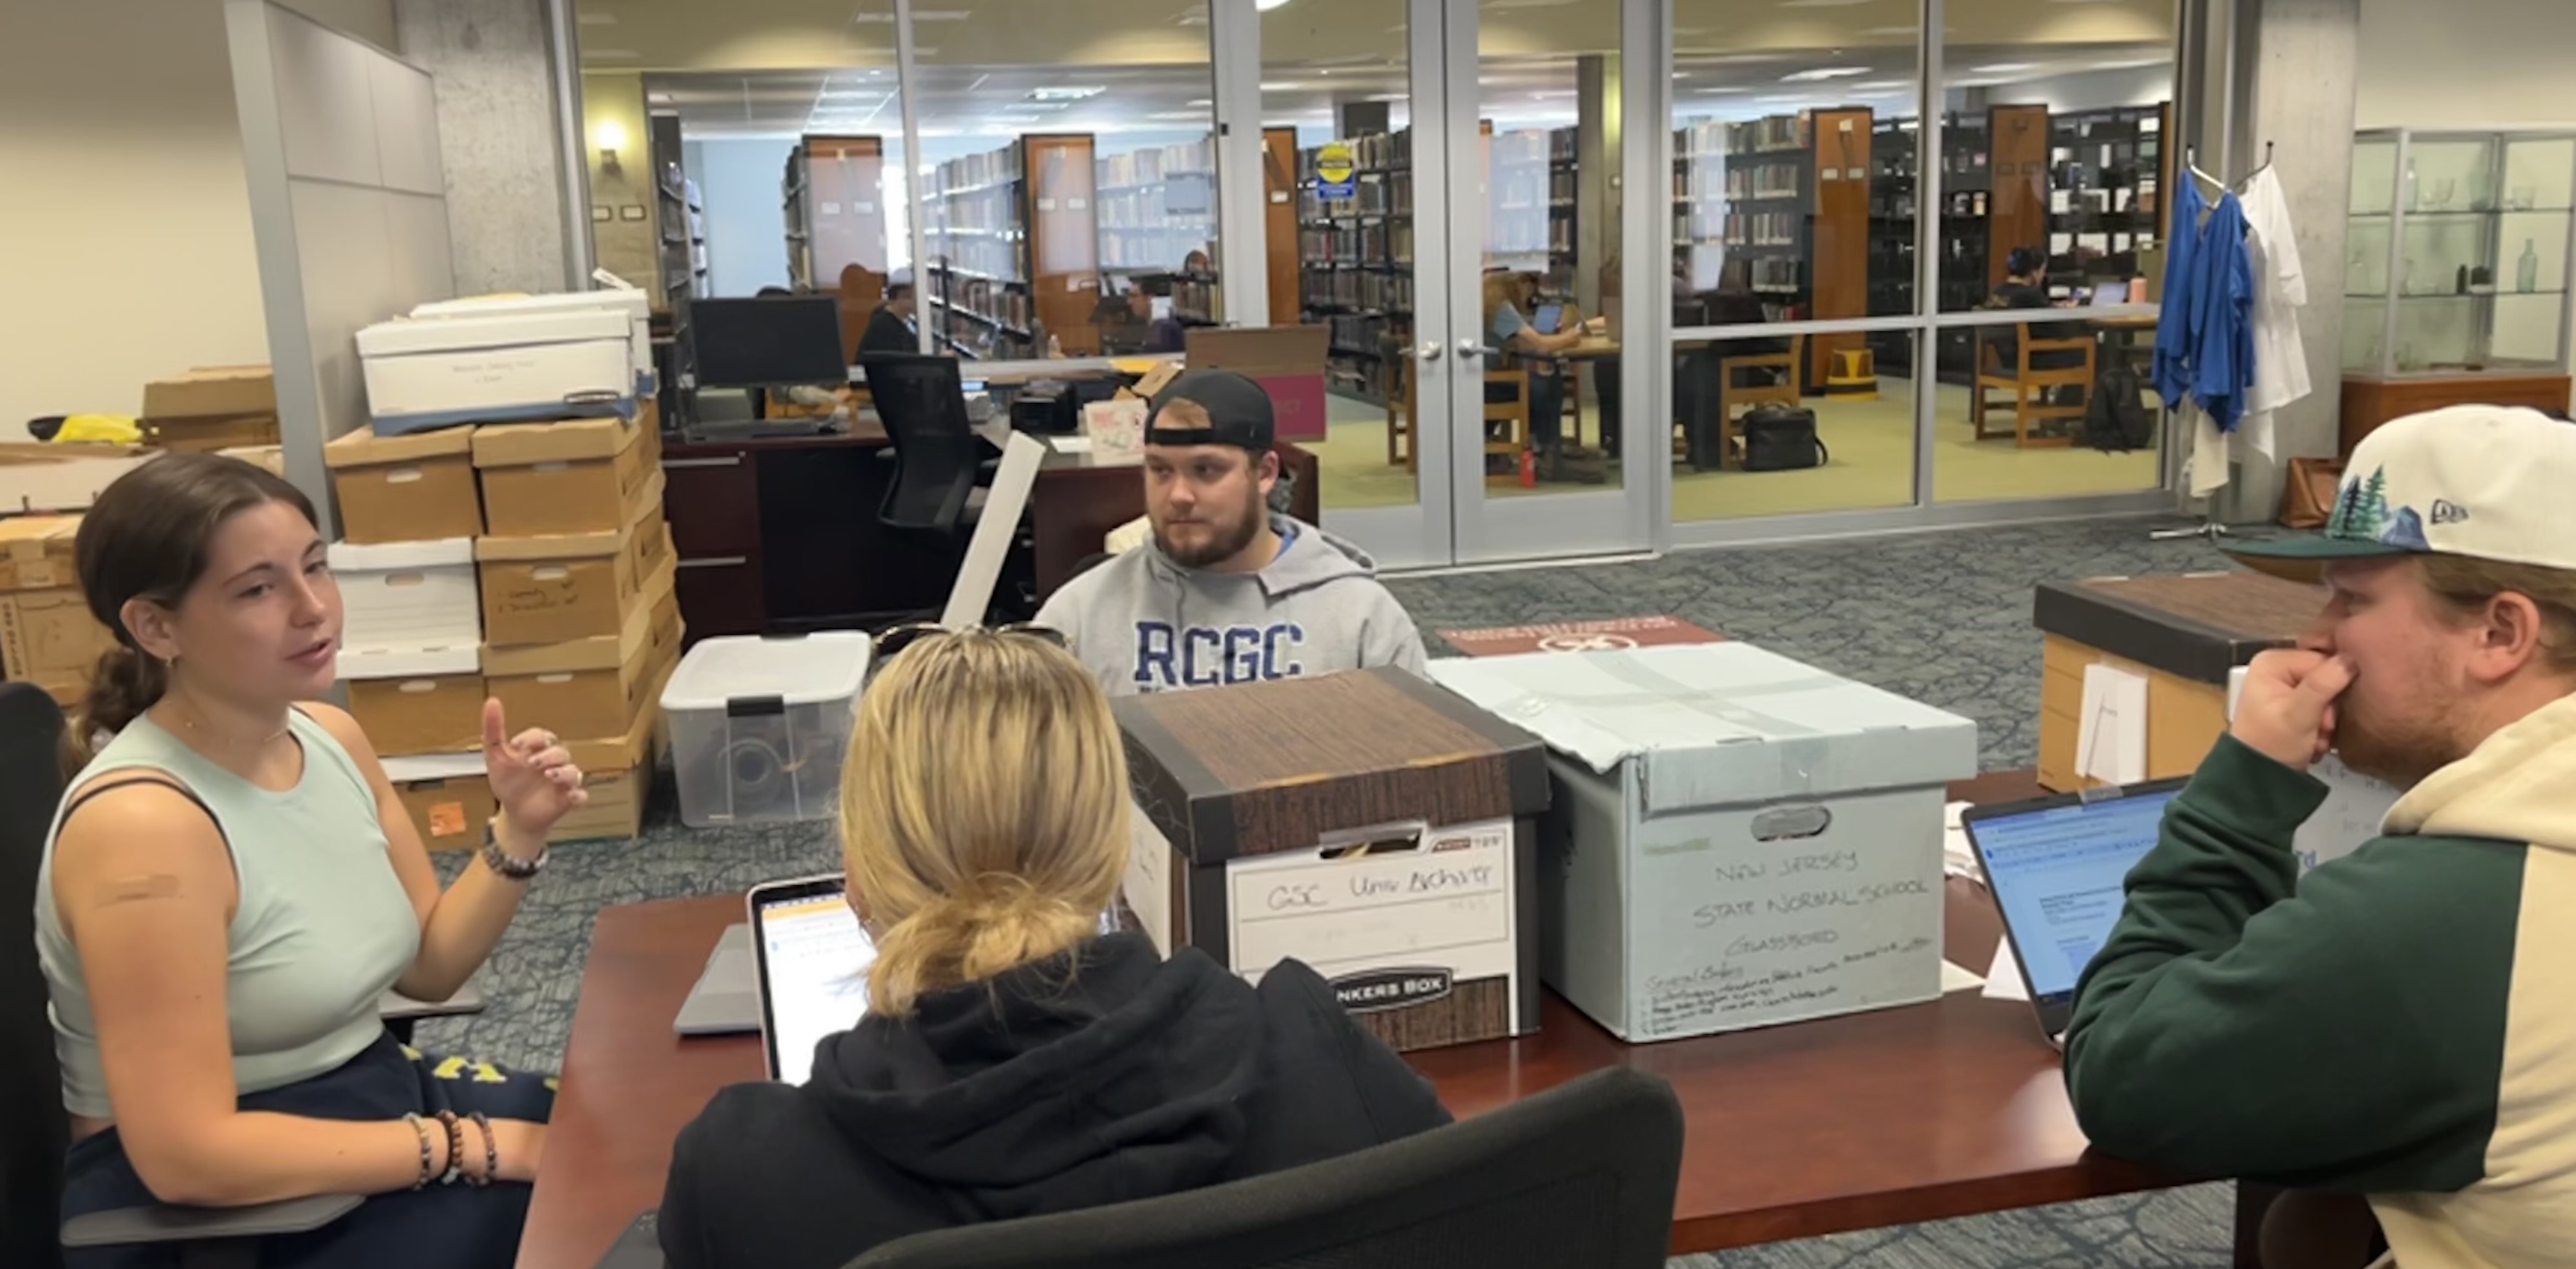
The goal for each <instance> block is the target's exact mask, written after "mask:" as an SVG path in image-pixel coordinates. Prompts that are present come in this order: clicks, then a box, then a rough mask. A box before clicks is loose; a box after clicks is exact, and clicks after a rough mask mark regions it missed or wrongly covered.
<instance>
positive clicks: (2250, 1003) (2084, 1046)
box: [2066, 700, 2576, 1269]
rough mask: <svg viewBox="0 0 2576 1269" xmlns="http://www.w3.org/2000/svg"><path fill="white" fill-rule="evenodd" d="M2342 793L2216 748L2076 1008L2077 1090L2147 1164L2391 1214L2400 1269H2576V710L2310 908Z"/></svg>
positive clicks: (2411, 799)
mask: <svg viewBox="0 0 2576 1269" xmlns="http://www.w3.org/2000/svg"><path fill="white" fill-rule="evenodd" d="M2324 797H2325V786H2324V785H2323V784H2321V783H2319V782H2318V781H2316V780H2315V779H2313V778H2311V777H2309V776H2307V775H2305V774H2302V773H2300V772H2296V771H2292V770H2290V769H2289V768H2287V767H2284V766H2282V765H2280V764H2279V763H2277V762H2274V761H2272V760H2271V759H2269V758H2266V757H2263V756H2262V755H2260V754H2258V753H2256V752H2254V751H2253V750H2251V749H2249V748H2247V747H2245V746H2244V745H2242V744H2240V743H2238V742H2237V741H2235V740H2234V739H2233V738H2227V739H2222V740H2220V741H2219V743H2218V746H2217V748H2216V749H2214V750H2213V751H2212V752H2211V753H2210V756H2209V758H2208V759H2207V760H2206V761H2205V762H2203V763H2202V764H2201V768H2200V771H2199V772H2198V774H2196V775H2195V776H2193V778H2192V781H2191V784H2190V786H2189V787H2188V788H2187V789H2185V790H2184V791H2183V793H2182V794H2181V795H2180V796H2178V797H2176V798H2175V799H2174V801H2173V803H2172V804H2171V805H2170V807H2169V808H2168V809H2167V811H2166V813H2165V820H2164V826H2163V830H2162V833H2161V836H2160V839H2159V841H2158V843H2157V845H2156V847H2155V849H2154V850H2153V851H2152V852H2150V853H2149V854H2148V856H2147V858H2146V859H2145V860H2144V861H2143V862H2141V863H2140V864H2139V865H2138V867H2137V869H2136V870H2135V871H2133V872H2132V873H2130V875H2129V879H2128V904H2127V908H2126V911H2125V912H2124V913H2123V914H2122V916H2121V918H2120V921H2119V924H2118V925H2117V927H2116V928H2115V929H2114V930H2113V931H2112V934H2111V937H2110V938H2109V940H2108V941H2107V942H2106V943H2105V944H2104V946H2103V948H2102V951H2101V953H2100V955H2098V956H2096V957H2095V958H2094V960H2093V962H2092V964H2091V966H2090V967H2089V968H2088V969H2087V970H2086V971H2085V973H2084V976H2083V979H2082V981H2081V982H2080V983H2079V984H2078V986H2077V989H2076V1005H2075V1015H2074V1020H2073V1023H2072V1025H2071V1027H2070V1028H2069V1030H2068V1034H2067V1042H2066V1075H2067V1083H2068V1086H2069V1088H2070V1090H2071V1091H2072V1093H2073V1096H2074V1101H2075V1112H2076V1116H2077V1118H2078V1120H2079V1121H2080V1122H2081V1123H2082V1124H2083V1126H2084V1129H2085V1132H2086V1133H2087V1135H2089V1136H2090V1137H2091V1138H2092V1140H2093V1142H2094V1143H2095V1144H2096V1145H2098V1146H2100V1147H2101V1148H2102V1149H2104V1150H2106V1151H2109V1152H2110V1153H2113V1154H2116V1155H2120V1156H2122V1157H2125V1158H2129V1159H2133V1160H2136V1161H2139V1162H2143V1163H2150V1164H2155V1165H2158V1166H2162V1167H2167V1168H2172V1169H2176V1170H2179V1171H2184V1172H2191V1173H2197V1174H2201V1175H2206V1176H2246V1177H2256V1178H2261V1179H2266V1180H2272V1181H2279V1182H2283V1183H2287V1184H2291V1185H2298V1186H2310V1187H2318V1188H2325V1189H2335V1190H2344V1191H2351V1192H2358V1193H2364V1194H2368V1195H2369V1196H2371V1201H2372V1205H2373V1207H2374V1208H2375V1209H2377V1210H2378V1212H2379V1214H2380V1220H2381V1223H2382V1225H2383V1226H2384V1227H2385V1228H2386V1229H2387V1231H2388V1235H2389V1241H2390V1243H2391V1245H2392V1247H2393V1248H2394V1250H2395V1251H2396V1253H2397V1257H2398V1261H2399V1263H2400V1264H2401V1265H2402V1266H2404V1269H2454V1267H2456V1269H2569V1267H2571V1266H2576V853H2571V849H2576V700H2561V701H2559V702H2557V703H2556V704H2553V705H2551V706H2549V707H2548V708H2545V709H2543V710H2541V711H2538V712H2537V713H2534V714H2532V715H2531V716H2529V717H2528V718H2525V719H2524V720H2522V721H2521V722H2518V723H2516V724H2514V725H2513V726H2511V727H2508V728H2505V729H2504V730H2502V731H2499V732H2498V733H2496V734H2495V735H2494V736H2492V737H2490V738H2489V739H2488V740H2487V742H2486V743H2485V744H2483V745H2481V746H2480V747H2479V748H2478V749H2477V751H2476V752H2475V753H2473V754H2471V755H2470V756H2469V757H2468V758H2465V759H2463V760H2461V761H2460V762H2458V763H2454V764H2452V765H2451V766H2449V767H2446V768H2444V769H2443V770H2441V771H2439V772H2436V773H2435V774H2434V775H2433V776H2431V777H2430V778H2428V779H2426V780H2425V781H2424V782H2423V783H2422V784H2420V785H2418V786H2417V787H2416V788H2415V789H2414V790H2412V791H2411V792H2409V793H2408V794H2407V795H2406V797H2405V798H2404V799H2403V800H2401V801H2400V802H2399V803H2398V804H2397V806H2396V808H2395V809H2394V810H2392V811H2391V812H2390V814H2389V817H2388V823H2387V826H2386V829H2385V833H2386V835H2384V836H2382V837H2379V838H2377V839H2375V840H2373V841H2371V842H2369V843H2367V844H2365V845H2363V846H2362V847H2361V848H2360V849H2358V850H2356V851H2355V852H2354V853H2353V854H2351V855H2350V856H2347V857H2346V858H2344V859H2341V860H2337V861H2335V862H2332V863H2329V864H2327V865H2325V866H2324V867H2322V868H2319V869H2317V870H2316V871H2314V872H2312V873H2310V874H2309V875H2308V877H2307V878H2306V879H2305V881H2304V882H2302V881H2301V880H2300V879H2299V876H2298V863H2297V860H2296V858H2295V857H2294V856H2293V854H2292V853H2291V848H2290V839H2291V834H2292V833H2293V832H2294V831H2295V830H2296V829H2297V828H2298V826H2299V824H2300V822H2301V821H2303V820H2305V819H2306V818H2307V817H2308V815H2309V813H2310V812H2312V811H2314V810H2315V809H2316V807H2317V805H2318V804H2319V803H2320V802H2321V801H2323V799H2324Z"/></svg>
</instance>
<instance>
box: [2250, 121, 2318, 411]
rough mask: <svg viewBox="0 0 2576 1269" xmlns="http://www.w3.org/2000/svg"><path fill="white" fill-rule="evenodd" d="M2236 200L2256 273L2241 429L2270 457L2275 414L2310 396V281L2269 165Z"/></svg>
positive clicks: (2287, 204) (2287, 208)
mask: <svg viewBox="0 0 2576 1269" xmlns="http://www.w3.org/2000/svg"><path fill="white" fill-rule="evenodd" d="M2237 197H2238V201H2240V202H2241V203H2242V204H2243V205H2244V207H2245V226H2246V235H2245V252H2246V256H2247V260H2246V263H2247V264H2249V265H2250V266H2252V268H2253V272H2254V311H2253V318H2254V322H2253V339H2254V386H2253V388H2252V390H2250V391H2248V392H2247V393H2246V395H2245V416H2246V417H2245V423H2244V424H2243V425H2240V427H2239V429H2238V432H2239V434H2240V435H2242V436H2244V437H2245V443H2246V444H2247V445H2250V446H2252V447H2253V448H2254V450H2255V451H2256V452H2258V453H2260V454H2262V455H2263V456H2264V457H2266V458H2269V457H2271V456H2272V412H2273V411H2275V410H2278V409H2280V408H2282V407H2284V406H2286V405H2289V404H2290V403H2291V402H2293V401H2297V400H2299V399H2300V398H2302V397H2305V396H2307V395H2308V393H2309V392H2310V391H2312V390H2313V388H2314V385H2313V384H2311V383H2310V382H2309V379H2308V350H2307V345H2306V343H2305V342H2304V341H2303V340H2301V339H2300V338H2299V310H2300V309H2302V308H2305V307H2307V304H2308V279H2307V274H2306V272H2305V271H2304V270H2303V269H2302V268H2301V267H2300V263H2299V243H2298V239H2297V237H2296V236H2295V234H2294V233H2293V231H2292V230H2291V228H2290V202H2289V198H2288V196H2287V195H2286V194H2284V193H2283V192H2282V190H2281V178H2280V177H2279V176H2277V175H2274V174H2273V171H2272V168H2271V167H2270V165H2268V164H2267V165H2265V166H2264V167H2262V168H2261V169H2259V170H2257V171H2256V172H2255V173H2254V174H2253V175H2252V176H2249V177H2247V178H2245V189H2244V191H2243V192H2242V193H2241V194H2239V195H2238V196H2237Z"/></svg>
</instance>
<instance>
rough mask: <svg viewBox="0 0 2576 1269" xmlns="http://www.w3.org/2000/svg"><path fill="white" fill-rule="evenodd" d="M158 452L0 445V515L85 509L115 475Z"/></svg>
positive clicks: (118, 447)
mask: <svg viewBox="0 0 2576 1269" xmlns="http://www.w3.org/2000/svg"><path fill="white" fill-rule="evenodd" d="M160 456H161V451H159V450H153V449H142V448H139V447H132V446H125V445H38V444H32V443H30V444H23V445H21V444H0V515H18V514H21V513H24V512H34V511H80V510H84V509H86V508H88V506H89V505H90V504H91V503H94V502H96V501H98V495H99V491H101V490H103V489H105V488H107V487H108V486H109V485H111V484H114V483H116V479H117V477H119V476H122V475H124V474H125V473H127V472H130V471H132V470H134V469H135V468H137V467H140V466H142V465H143V464H145V463H147V462H150V461H151V460H153V459H155V458H159V457H160Z"/></svg>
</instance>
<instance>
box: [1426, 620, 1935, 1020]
mask: <svg viewBox="0 0 2576 1269" xmlns="http://www.w3.org/2000/svg"><path fill="white" fill-rule="evenodd" d="M1431 675H1432V677H1433V678H1434V679H1436V680H1438V681H1439V682H1440V683H1442V684H1444V685H1446V686H1447V687H1449V688H1450V689H1451V690H1452V691H1455V692H1458V693H1459V694H1460V695H1463V696H1465V697H1466V698H1468V699H1469V700H1472V701H1474V702H1476V703H1477V704H1479V705H1482V706H1484V707H1485V708H1486V709H1488V710H1491V711H1493V712H1494V713H1495V714H1497V715H1499V716H1500V717H1502V718H1504V719H1507V720H1509V721H1511V722H1513V723H1516V724H1518V725H1520V726H1521V727H1524V728H1527V729H1528V730H1529V731H1531V732H1533V733H1535V734H1536V735H1537V736H1538V737H1539V738H1540V739H1541V740H1543V741H1545V742H1547V745H1548V748H1549V771H1550V774H1551V775H1552V776H1553V783H1554V785H1555V790H1554V792H1555V797H1554V801H1553V805H1552V806H1551V807H1550V809H1549V811H1548V814H1547V816H1546V818H1545V819H1544V820H1543V821H1542V822H1541V823H1542V829H1541V833H1540V838H1539V867H1538V875H1539V876H1540V877H1543V878H1547V879H1549V883H1548V884H1546V885H1544V886H1543V887H1542V888H1541V894H1540V899H1539V915H1540V922H1539V925H1540V934H1541V937H1540V947H1539V974H1540V976H1541V977H1542V978H1543V979H1545V980H1546V981H1547V982H1548V983H1549V984H1550V985H1552V986H1554V987H1555V988H1556V989H1557V990H1558V991H1560V992H1562V993H1564V995H1565V998H1566V999H1567V1000H1569V1001H1571V1002H1573V1004H1574V1005H1575V1007H1576V1008H1579V1009H1581V1010H1583V1011H1584V1012H1585V1013H1587V1014H1590V1015H1592V1017H1593V1018H1595V1019H1596V1020H1598V1021H1599V1022H1600V1023H1601V1025H1603V1026H1605V1027H1607V1028H1609V1029H1610V1031H1611V1032H1612V1033H1613V1034H1616V1035H1618V1036H1620V1037H1622V1038H1624V1039H1630V1040H1669V1039H1677V1038H1680V1037H1683V1036H1693V1035H1706V1034H1709V1033H1711V1032H1718V1031H1733V1030H1737V1029H1740V1028H1744V1027H1752V1026H1761V1025H1766V1024H1770V1023H1778V1022H1795V1021H1798V1020H1800V1019H1805V1018H1817V1017H1824V1016H1827V1015H1831V1014H1839V1013H1851V1012H1855V1011H1858V1010H1862V1009H1875V1008H1881V1007H1884V1006H1888V1005H1901V1004H1909V1003H1912V1002H1915V1001H1921V1000H1930V999H1932V998H1933V997H1935V996H1937V995H1939V994H1940V991H1941V927H1942V884H1941V806H1942V802H1943V798H1944V790H1943V786H1944V785H1945V784H1946V783H1947V782H1948V781H1950V780H1954V779H1963V778H1965V777H1968V776H1971V775H1974V774H1976V770H1977V728H1976V724H1975V723H1973V722H1970V721H1969V720H1967V719H1964V718H1960V717H1957V716H1955V715H1951V714H1946V713H1943V712H1941V711H1940V710H1937V709H1933V708H1932V707H1930V706H1928V705H1922V704H1918V703H1916V702H1914V701H1909V700H1906V699H1904V698H1903V697H1899V696H1895V695H1892V694H1890V693H1887V692H1883V691H1880V690H1878V689H1877V688H1874V687H1868V686H1865V685H1863V684H1859V683H1853V682H1850V681H1849V680H1846V679H1839V678H1836V677H1834V676H1833V675H1830V674H1827V673H1825V672H1823V671H1821V670H1816V669H1812V668H1810V667H1808V666H1804V665H1801V664H1799V663H1798V662H1795V661H1792V660H1790V659H1788V658H1787V657H1783V656H1779V655H1777V654H1774V653H1770V652H1765V651H1763V650H1762V649H1760V648H1756V647H1754V646H1752V645H1750V644H1743V643H1719V644H1694V645H1679V646H1670V647H1659V648H1643V649H1639V650H1636V651H1631V652H1598V653H1572V654H1569V653H1544V652H1543V653H1536V654H1532V655H1528V656H1517V657H1491V658H1477V659H1468V660H1451V661H1435V662H1433V663H1432V665H1431Z"/></svg>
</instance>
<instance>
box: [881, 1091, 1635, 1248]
mask: <svg viewBox="0 0 2576 1269" xmlns="http://www.w3.org/2000/svg"><path fill="white" fill-rule="evenodd" d="M1681 1166H1682V1111H1681V1104H1680V1103H1679V1102H1678V1101H1676V1100H1675V1099H1674V1097H1673V1090H1672V1088H1671V1086H1670V1085H1667V1084H1665V1083H1664V1082H1663V1081H1662V1080H1660V1079H1657V1078H1655V1077H1654V1076H1651V1075H1643V1074H1639V1073H1637V1072H1635V1071H1630V1070H1628V1069H1626V1068H1624V1067H1614V1068H1612V1069H1610V1070H1606V1071H1597V1072H1594V1073H1593V1074H1591V1075H1587V1076H1584V1077H1583V1078H1581V1079H1578V1080H1575V1081H1574V1082H1572V1083H1570V1084H1567V1085H1565V1086H1563V1087H1561V1088H1556V1089H1551V1090H1549V1091H1548V1092H1545V1093H1541V1094H1539V1095H1538V1096H1536V1097H1533V1098H1530V1099H1529V1100H1527V1101H1523V1102H1519V1103H1516V1104H1514V1105H1511V1106H1507V1107H1504V1108H1503V1109H1501V1110H1497V1111H1493V1112H1490V1113H1488V1114H1485V1115H1481V1116H1479V1117H1477V1118H1474V1119H1470V1120H1468V1121H1466V1122H1465V1123H1461V1124H1453V1125H1451V1126H1449V1127H1447V1128H1441V1129H1437V1130H1435V1131H1432V1132H1427V1133H1424V1134H1422V1135H1421V1136H1418V1137H1408V1138H1406V1139H1404V1140H1402V1141H1396V1142H1390V1143H1388V1144H1386V1145H1382V1146H1377V1147H1375V1148H1373V1149H1369V1150H1363V1151H1361V1152H1359V1153H1357V1154H1352V1155H1345V1156H1343V1157H1341V1158H1338V1159H1329V1160H1326V1161H1324V1162H1322V1163H1310V1164H1307V1165H1306V1166H1304V1167H1301V1168H1292V1169H1289V1170H1288V1171H1285V1172H1276V1173H1272V1174H1270V1175H1268V1176H1262V1177H1254V1178H1252V1179H1250V1180H1246V1181H1236V1182H1231V1183H1228V1184H1225V1185H1217V1186H1210V1187H1208V1188H1206V1189H1203V1190H1193V1191H1190V1192H1188V1193H1184V1194H1175V1195H1170V1196H1168V1197H1164V1198H1154V1199H1145V1200H1141V1201H1139V1202H1134V1203H1119V1204H1114V1205H1112V1206H1108V1207H1096V1208H1091V1209H1089V1210H1086V1211H1080V1212H1066V1213H1063V1214H1061V1215H1056V1216H1040V1217H1033V1218H1031V1219H1028V1220H1016V1221H999V1222H995V1223H993V1224H990V1225H970V1226H965V1227H962V1228H958V1229H950V1230H941V1231H938V1232H936V1233H929V1234H916V1235H914V1236H912V1237H910V1238H902V1239H897V1240H895V1241H894V1242H890V1243H887V1244H885V1245H884V1246H881V1247H878V1248H877V1249H875V1250H874V1251H871V1252H869V1253H867V1254H866V1255H864V1256H861V1257H859V1258H858V1259H856V1260H853V1261H851V1262H850V1264H849V1267H848V1269H1451V1267H1453V1266H1454V1267H1455V1269H1520V1267H1522V1266H1528V1267H1529V1269H1540V1267H1541V1266H1545V1267H1546V1269H1560V1267H1562V1266H1568V1265H1581V1266H1585V1267H1586V1269H1662V1266H1663V1263H1664V1249H1665V1248H1666V1247H1667V1246H1668V1245H1669V1243H1670V1240H1671V1235H1672V1220H1673V1192H1674V1189H1675V1188H1676V1187H1677V1186H1678V1185H1679V1184H1680V1181H1681Z"/></svg>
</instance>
